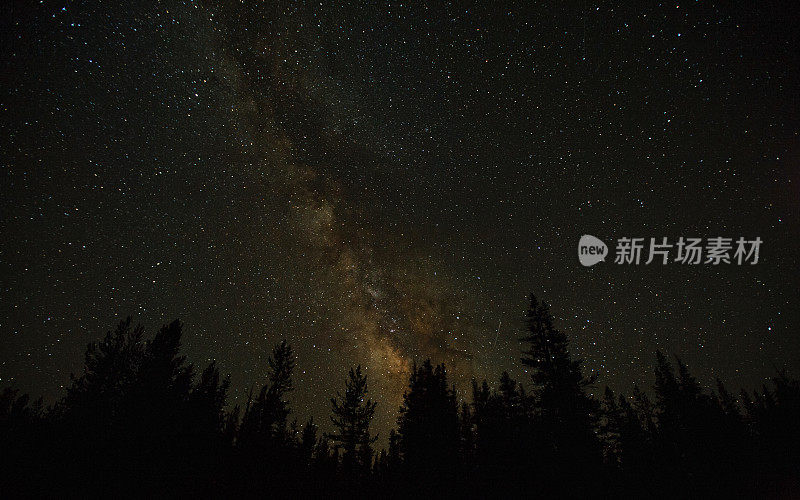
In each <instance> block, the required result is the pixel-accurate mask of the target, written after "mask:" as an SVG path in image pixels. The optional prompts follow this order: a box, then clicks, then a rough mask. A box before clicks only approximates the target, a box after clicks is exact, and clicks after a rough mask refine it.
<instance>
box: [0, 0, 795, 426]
mask: <svg viewBox="0 0 800 500" xmlns="http://www.w3.org/2000/svg"><path fill="white" fill-rule="evenodd" d="M767 3H768V2H757V3H754V2H720V3H719V4H714V3H711V2H706V1H688V2H661V3H657V2H628V5H626V6H615V7H612V6H611V5H609V4H607V3H606V2H603V3H592V2H588V1H581V2H578V1H576V2H556V3H555V4H552V5H546V4H544V3H541V4H537V3H534V2H517V3H508V4H504V3H497V2H486V3H485V4H482V5H480V4H474V3H471V2H468V3H460V2H444V3H439V2H432V3H431V5H428V6H424V5H421V4H417V3H398V2H380V3H376V4H374V5H370V6H365V5H361V4H360V3H356V2H354V3H347V4H339V3H330V2H326V1H322V2H319V1H316V2H248V3H234V2H226V1H222V0H211V1H206V2H204V1H190V2H185V1H164V2H150V1H143V2H133V3H131V4H128V5H124V6H121V7H120V6H113V5H106V4H103V5H100V3H99V2H97V3H95V2H86V3H83V2H76V3H72V2H51V1H42V2H37V3H35V4H33V3H31V4H28V3H27V2H4V3H3V6H2V7H0V9H2V16H0V18H1V19H2V21H0V22H2V35H1V36H2V47H3V49H2V58H1V59H0V64H2V70H1V71H0V80H1V81H2V94H0V96H1V97H2V100H1V102H0V105H1V106H0V110H1V111H2V121H0V127H1V128H2V129H1V130H0V132H2V133H1V134H0V141H1V142H0V151H1V156H0V159H1V160H2V174H1V175H0V186H1V187H2V197H0V215H1V217H0V235H1V236H2V238H0V386H7V385H12V386H15V387H18V388H20V389H22V390H24V391H29V392H31V393H33V394H34V395H44V396H45V398H46V400H48V401H53V400H55V399H56V398H57V397H59V396H60V395H61V394H62V393H63V387H64V386H65V385H67V384H68V383H69V374H70V373H71V372H77V371H78V370H80V366H81V362H82V353H83V350H84V349H85V346H86V344H87V343H88V342H91V341H95V340H97V339H99V338H100V337H101V336H102V335H103V333H104V332H105V331H106V330H108V329H109V328H111V327H112V326H113V325H114V324H115V323H116V322H117V321H119V320H120V319H121V318H124V317H125V316H128V315H130V316H132V317H133V319H134V321H135V322H141V323H143V324H144V325H146V327H147V328H148V329H149V330H150V331H151V332H152V331H153V330H154V329H156V328H157V327H158V326H160V325H161V324H163V323H165V322H167V321H170V320H172V319H174V318H180V319H181V320H182V321H183V322H184V325H185V329H184V347H185V351H186V353H187V354H188V356H189V359H190V360H192V361H194V362H195V363H197V364H199V365H205V364H206V363H207V362H209V361H210V360H212V359H213V360H217V362H218V364H219V365H220V368H221V370H222V372H223V373H230V374H231V379H232V384H233V386H232V391H231V395H230V396H231V397H230V399H231V403H237V402H242V401H243V400H244V398H245V395H246V393H247V392H248V390H249V389H250V388H251V387H252V386H254V385H260V384H262V383H263V382H264V377H265V370H266V358H267V356H268V355H269V351H270V348H271V347H272V346H273V345H274V344H275V343H276V342H277V341H278V340H280V339H281V338H287V339H288V340H289V341H290V342H291V343H292V344H293V345H294V347H295V350H296V352H297V355H298V362H297V372H296V377H295V383H296V386H297V389H296V391H295V392H294V393H293V394H292V406H293V409H294V412H295V416H296V417H297V418H298V419H300V420H301V421H302V420H305V419H306V418H307V417H308V416H311V415H315V416H316V417H317V419H318V421H323V422H324V421H325V419H326V417H325V415H327V414H328V408H329V398H330V397H331V396H332V395H333V394H334V392H335V390H337V389H339V388H340V386H343V383H344V378H345V375H346V372H347V369H348V368H349V367H350V366H352V365H355V364H359V363H360V364H362V365H363V366H364V367H365V368H366V372H367V374H368V376H369V377H370V381H371V384H370V385H371V391H372V395H373V397H374V398H375V399H376V400H377V401H378V404H379V405H378V413H377V415H376V421H375V428H376V429H377V430H378V431H380V432H381V433H382V435H383V436H385V434H386V432H387V431H388V429H389V428H390V427H391V426H392V425H393V423H394V420H395V418H396V415H397V408H398V406H399V404H400V396H401V394H402V391H403V388H404V386H405V385H406V381H407V371H408V369H409V367H410V366H411V363H412V362H413V361H414V360H422V359H424V358H426V357H431V358H433V360H434V361H438V362H445V363H446V364H447V365H448V367H449V368H450V372H451V375H452V377H453V381H454V382H455V384H456V386H457V387H458V388H460V389H462V390H464V391H465V392H466V389H468V384H469V380H470V379H471V378H472V377H478V378H483V377H489V378H490V379H495V380H496V379H497V377H498V376H499V374H500V372H501V371H502V370H509V371H510V372H511V373H512V376H514V377H517V378H519V379H520V380H521V381H523V382H525V381H526V376H525V373H524V370H523V368H522V366H521V365H520V363H519V357H520V346H519V344H518V342H517V338H518V337H519V331H520V328H521V325H522V319H523V314H524V311H525V307H526V297H527V294H528V293H530V292H535V293H536V294H537V295H539V296H540V297H541V298H543V299H545V300H546V301H548V302H549V303H551V304H552V311H553V314H554V316H555V317H556V323H557V326H559V327H560V328H561V329H563V330H564V331H565V332H566V333H567V334H568V335H569V337H570V339H571V346H572V347H571V348H572V352H573V353H574V355H576V356H579V357H582V358H583V359H584V360H585V365H586V370H587V372H591V373H594V374H597V375H598V377H599V383H598V387H599V388H602V387H604V386H605V385H606V384H607V385H610V386H611V387H613V388H615V389H618V390H621V391H627V392H629V391H630V390H631V389H632V387H633V384H635V383H638V384H644V385H648V384H650V383H651V382H652V376H651V372H652V363H653V360H654V352H655V350H656V349H661V350H662V351H665V352H668V353H673V354H676V355H679V356H680V357H681V358H682V359H683V360H684V361H686V362H687V364H688V365H689V367H690V369H691V370H692V372H693V373H694V374H696V375H697V377H698V378H699V379H700V381H701V382H702V383H703V384H707V385H710V384H712V383H713V381H714V379H715V378H716V377H720V378H721V379H723V380H724V381H726V382H727V383H728V385H729V386H732V387H733V388H738V387H742V386H744V387H748V388H753V387H754V386H756V385H760V383H761V382H762V381H763V379H764V378H765V377H768V376H770V375H772V374H774V371H775V369H776V368H788V369H789V370H790V372H791V371H792V370H793V373H794V374H795V375H797V368H798V367H799V363H798V360H800V340H798V326H800V312H798V311H799V310H800V309H799V307H798V306H800V294H799V293H798V277H800V264H798V257H800V254H799V252H798V248H800V222H799V221H800V136H799V135H798V134H800V116H799V115H798V110H800V102H799V101H798V96H800V78H798V77H799V76H800V75H798V71H799V70H800V43H798V42H800V40H799V38H800V36H799V35H798V30H797V29H796V24H797V21H798V15H797V14H798V11H797V6H796V5H793V3H792V2H786V3H785V4H784V5H779V4H775V5H765V4H767ZM583 234H592V235H595V236H597V237H599V238H601V239H602V240H604V241H605V242H606V243H608V244H609V246H611V247H612V249H611V251H612V252H613V243H614V241H615V240H616V239H618V238H622V237H644V238H647V239H649V238H650V237H656V238H661V237H668V238H669V239H670V240H675V239H677V238H679V237H681V236H684V237H701V238H710V237H717V236H725V237H731V238H738V237H745V238H748V239H754V238H755V237H760V238H761V239H762V240H763V244H762V246H761V251H760V260H759V262H758V264H756V265H752V266H751V265H744V266H737V265H721V266H711V265H697V266H686V265H681V264H678V263H670V264H668V265H650V266H645V265H639V266H635V265H615V264H614V263H613V260H607V262H605V263H601V264H598V265H596V266H594V267H591V268H585V267H582V266H581V265H580V264H579V262H578V259H577V255H576V250H577V248H576V247H577V242H578V239H579V238H580V236H581V235H583Z"/></svg>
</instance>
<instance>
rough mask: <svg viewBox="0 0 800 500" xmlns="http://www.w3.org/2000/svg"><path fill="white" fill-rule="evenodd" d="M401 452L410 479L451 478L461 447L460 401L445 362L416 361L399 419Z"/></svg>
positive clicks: (428, 481) (429, 481) (426, 481)
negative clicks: (438, 363)
mask: <svg viewBox="0 0 800 500" xmlns="http://www.w3.org/2000/svg"><path fill="white" fill-rule="evenodd" d="M398 427H399V429H398V434H399V451H400V455H401V456H402V459H403V464H404V466H405V472H406V474H407V475H408V477H409V478H413V480H414V481H419V484H420V485H427V486H428V487H431V486H432V485H433V484H434V483H441V482H442V481H450V480H452V479H453V477H454V476H455V474H456V472H457V467H458V464H459V460H458V458H457V457H458V450H459V448H460V434H459V420H458V404H457V402H456V393H455V390H454V389H453V388H451V387H449V386H448V380H447V371H446V369H445V367H444V365H443V364H441V365H437V366H436V367H434V366H433V365H432V364H431V361H430V359H426V360H425V361H424V362H423V363H422V365H421V366H417V365H416V363H415V364H414V366H413V368H412V371H411V376H410V378H409V386H408V390H407V391H406V393H405V394H404V395H403V406H402V407H401V408H400V416H399V418H398Z"/></svg>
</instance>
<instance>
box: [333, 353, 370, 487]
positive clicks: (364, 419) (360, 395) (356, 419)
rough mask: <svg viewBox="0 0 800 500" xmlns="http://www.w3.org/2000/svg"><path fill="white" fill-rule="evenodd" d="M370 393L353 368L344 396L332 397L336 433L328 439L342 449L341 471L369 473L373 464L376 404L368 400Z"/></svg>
mask: <svg viewBox="0 0 800 500" xmlns="http://www.w3.org/2000/svg"><path fill="white" fill-rule="evenodd" d="M368 393H369V391H368V389H367V376H366V375H365V374H362V373H361V365H359V366H358V367H356V368H355V369H353V368H351V369H350V372H349V374H348V378H347V381H346V382H345V390H344V394H341V393H339V392H337V393H336V397H335V398H331V407H332V412H333V415H331V417H330V418H331V422H332V423H333V425H334V426H335V427H336V429H337V432H335V433H331V434H328V439H329V440H331V441H333V442H334V443H337V445H336V447H337V449H338V448H341V449H342V450H343V454H342V468H343V470H344V472H345V473H346V474H357V473H364V472H368V471H369V468H370V466H371V465H372V452H373V451H372V446H371V445H372V443H374V442H375V441H376V440H377V436H375V437H372V436H370V432H369V425H370V422H371V421H372V417H373V416H374V415H375V407H376V406H377V403H375V402H373V401H372V400H371V399H367V395H368Z"/></svg>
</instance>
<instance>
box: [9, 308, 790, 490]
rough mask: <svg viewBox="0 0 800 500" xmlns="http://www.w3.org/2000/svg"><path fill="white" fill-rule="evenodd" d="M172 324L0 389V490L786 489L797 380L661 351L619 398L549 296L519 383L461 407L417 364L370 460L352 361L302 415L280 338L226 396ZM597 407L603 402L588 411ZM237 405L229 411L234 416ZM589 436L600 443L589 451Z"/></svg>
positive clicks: (116, 333) (437, 370)
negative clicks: (308, 414) (246, 386)
mask: <svg viewBox="0 0 800 500" xmlns="http://www.w3.org/2000/svg"><path fill="white" fill-rule="evenodd" d="M182 329H183V327H182V325H181V323H180V322H178V321H174V322H172V323H170V324H168V325H165V326H164V327H162V328H161V329H160V330H158V331H157V332H156V333H155V335H154V336H153V337H152V338H147V337H146V336H145V332H144V329H143V328H142V327H140V326H136V327H134V326H133V325H132V323H131V320H130V319H127V320H125V321H122V322H120V323H119V324H118V325H117V327H116V328H115V329H114V330H113V331H110V332H108V333H106V335H105V336H104V337H103V339H102V340H101V341H99V342H97V343H92V344H90V345H89V346H88V347H87V349H86V353H85V356H84V367H83V370H82V371H81V373H80V375H79V376H72V382H71V384H70V385H69V387H68V388H67V390H66V394H65V395H64V397H63V398H62V399H61V400H60V401H58V402H57V403H56V404H55V405H54V406H52V407H49V408H44V406H43V403H42V400H41V399H39V400H38V401H36V402H34V403H31V402H30V398H29V397H28V396H27V395H20V393H19V392H18V391H15V390H13V389H5V390H3V391H2V392H0V450H2V453H0V492H2V493H3V494H4V496H54V495H56V494H63V493H64V492H69V494H71V495H76V496H90V497H96V496H159V497H162V496H167V497H172V496H175V497H178V496H246V497H255V496H265V495H268V496H277V497H281V496H290V497H322V496H325V497H330V496H373V497H375V496H400V497H407V496H421V495H439V496H490V495H493V496H497V495H500V494H506V495H508V496H522V495H526V496H529V495H530V494H531V493H532V492H534V491H535V492H536V493H537V495H539V496H543V497H550V496H557V497H564V496H567V497H577V496H609V497H643V496H647V497H653V496H655V497H669V498H675V497H679V498H683V497H696V496H713V497H717V496H724V497H741V496H744V497H755V496H767V497H776V498H781V497H783V498H793V497H797V496H798V493H800V487H799V486H798V485H800V452H798V450H800V431H799V430H798V429H800V427H798V425H797V422H798V421H800V382H798V381H797V380H795V379H792V378H790V377H789V376H788V375H787V374H786V373H785V372H778V373H777V374H776V376H774V377H773V378H772V379H771V380H770V381H769V383H767V384H764V386H763V387H762V388H761V389H759V390H757V391H754V392H752V393H750V392H746V391H742V393H741V395H740V396H739V399H738V400H737V398H736V397H734V396H733V395H732V394H731V393H730V392H729V391H728V390H727V389H726V388H725V386H724V385H723V383H722V382H721V381H719V380H717V381H716V386H715V389H714V390H713V391H710V390H707V389H704V388H703V386H702V385H701V384H700V382H699V381H698V380H697V379H696V378H695V377H694V376H693V375H692V374H691V373H690V370H689V367H688V366H687V365H685V364H684V363H683V362H682V361H681V360H680V359H677V358H676V359H675V361H674V362H670V360H669V359H668V358H667V357H666V356H665V355H663V354H662V353H660V352H657V353H656V359H655V370H654V375H655V384H654V387H653V388H652V391H650V394H652V396H653V397H652V398H651V397H650V396H649V395H648V391H645V390H642V389H640V388H639V387H637V386H634V389H633V392H632V394H631V396H630V397H627V396H625V395H623V394H619V395H617V394H615V393H614V391H612V390H611V389H610V388H606V391H605V394H604V395H603V398H602V407H601V405H600V403H599V402H598V401H596V400H595V399H594V397H592V396H591V394H589V393H588V388H589V387H590V386H591V384H592V382H593V379H592V378H587V377H584V376H583V374H582V369H581V362H580V361H576V360H573V359H572V358H571V356H570V354H569V351H568V343H567V338H566V335H564V334H563V333H562V332H560V331H558V330H557V329H556V328H555V327H554V326H553V321H552V316H551V315H550V312H549V310H548V307H547V305H546V304H544V303H540V302H538V301H537V300H536V298H535V297H532V298H531V307H530V309H529V311H528V314H527V330H526V334H525V337H524V338H523V339H522V340H523V343H524V345H525V347H526V348H525V352H524V357H523V359H522V362H523V364H524V365H525V366H526V367H527V368H528V369H529V371H530V374H531V386H532V390H531V391H530V392H526V391H525V390H524V388H523V387H522V385H521V384H519V383H518V382H517V381H516V380H514V379H513V378H512V377H511V375H510V374H509V373H507V372H503V373H502V374H501V375H500V377H499V380H498V381H497V383H496V384H495V385H493V386H490V384H489V383H488V382H487V381H486V380H484V381H482V382H481V383H480V384H479V383H478V382H477V381H473V383H472V401H471V403H468V402H466V401H462V402H461V403H460V404H459V401H458V397H457V393H456V391H455V388H454V387H452V386H451V385H450V384H449V381H448V377H447V371H446V369H445V366H444V365H443V364H440V365H434V364H433V363H432V362H431V360H425V361H424V362H423V363H422V364H421V365H417V364H416V363H415V364H414V365H413V368H412V371H411V373H410V374H409V386H408V389H407V391H406V392H405V394H404V396H403V403H402V407H401V408H400V413H399V417H398V421H397V423H398V426H397V430H396V431H395V430H392V431H391V432H390V433H389V436H388V438H389V439H388V449H387V450H381V451H380V452H379V453H378V454H377V456H375V455H376V454H375V452H374V450H373V444H374V443H375V442H376V439H377V436H372V435H371V433H370V424H371V421H372V418H373V417H374V414H375V408H376V403H375V402H374V401H373V400H372V399H370V398H369V397H368V396H369V392H368V389H367V377H366V375H365V374H364V373H363V372H362V369H361V367H360V366H359V367H357V368H354V369H351V370H350V371H349V373H348V378H347V380H346V383H345V390H344V392H343V393H337V395H336V397H334V398H332V399H331V409H332V415H331V418H330V422H331V425H332V426H333V427H334V429H335V432H333V433H323V434H322V436H321V437H320V438H318V435H319V429H318V428H317V426H316V425H315V422H314V419H313V418H309V419H308V420H307V421H306V423H305V425H302V426H301V425H298V419H297V418H294V419H292V421H291V422H289V417H290V416H291V415H292V411H291V408H290V406H289V401H288V395H289V394H290V393H291V391H292V390H293V389H294V386H293V383H292V373H293V370H294V368H295V356H294V353H293V350H292V348H291V346H290V345H289V344H288V343H287V342H286V341H282V342H280V343H279V344H277V345H276V346H275V347H274V349H273V350H272V353H271V356H270V358H269V360H268V365H267V367H266V368H267V370H266V379H267V380H266V382H265V384H264V385H263V387H261V389H260V390H259V391H258V393H257V395H256V396H255V397H253V391H251V394H250V397H249V398H248V401H247V404H246V405H245V406H244V407H240V406H238V405H236V406H233V408H230V409H226V399H227V394H228V390H229V387H230V383H229V380H228V379H227V378H226V377H222V376H221V375H220V372H219V369H218V367H217V364H216V363H215V362H211V363H210V364H209V365H208V366H207V367H206V368H205V369H203V370H202V371H201V372H200V373H199V375H197V376H195V370H194V365H192V364H191V363H189V362H188V361H187V360H186V358H185V356H184V355H183V354H182V353H181V336H182ZM601 409H602V411H601ZM240 415H241V418H240ZM601 448H602V450H603V451H604V453H602V454H601Z"/></svg>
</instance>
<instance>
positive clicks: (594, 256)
mask: <svg viewBox="0 0 800 500" xmlns="http://www.w3.org/2000/svg"><path fill="white" fill-rule="evenodd" d="M606 255H608V247H607V246H606V244H605V243H603V242H602V241H600V239H599V238H595V237H594V236H592V235H591V234H584V235H583V236H581V239H580V241H579V242H578V260H580V261H581V264H583V265H584V266H586V267H589V266H593V265H595V264H597V263H598V262H600V261H601V260H606Z"/></svg>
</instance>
